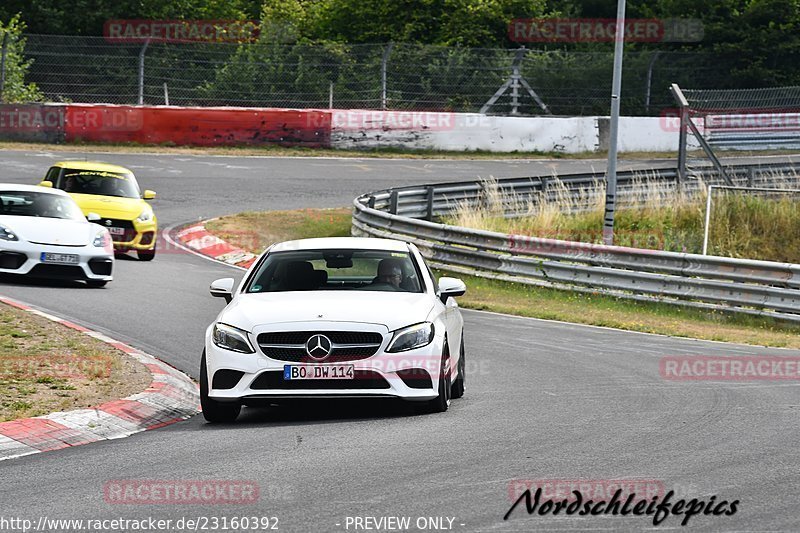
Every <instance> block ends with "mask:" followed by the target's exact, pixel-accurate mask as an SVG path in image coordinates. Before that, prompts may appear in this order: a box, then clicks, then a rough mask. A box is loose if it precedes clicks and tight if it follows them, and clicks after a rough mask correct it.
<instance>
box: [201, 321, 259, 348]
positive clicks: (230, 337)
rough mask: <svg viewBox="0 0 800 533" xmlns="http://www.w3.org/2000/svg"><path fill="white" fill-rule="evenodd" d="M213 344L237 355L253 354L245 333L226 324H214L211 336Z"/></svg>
mask: <svg viewBox="0 0 800 533" xmlns="http://www.w3.org/2000/svg"><path fill="white" fill-rule="evenodd" d="M211 338H212V340H213V341H214V344H216V345H217V346H219V347H220V348H224V349H226V350H231V351H232V352H239V353H255V352H256V351H255V350H254V349H253V346H252V345H251V344H250V341H249V340H248V339H247V332H246V331H244V330H241V329H239V328H235V327H233V326H229V325H227V324H219V323H217V324H214V331H213V333H212V334H211Z"/></svg>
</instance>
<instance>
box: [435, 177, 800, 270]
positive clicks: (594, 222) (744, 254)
mask: <svg viewBox="0 0 800 533" xmlns="http://www.w3.org/2000/svg"><path fill="white" fill-rule="evenodd" d="M775 180H776V181H777V182H778V185H776V186H778V187H781V188H784V189H791V184H792V183H793V182H794V181H795V180H796V176H775ZM781 181H783V182H784V183H785V184H782V185H781V184H780V183H781ZM485 183H486V185H485V189H484V190H485V192H484V195H483V202H481V203H480V205H478V206H474V205H469V204H467V203H462V204H461V205H459V206H458V207H457V208H456V210H455V211H454V212H453V215H452V216H449V217H447V219H445V220H444V222H445V223H447V224H452V225H455V226H462V227H468V228H474V229H481V230H488V231H497V232H501V233H510V234H516V235H532V236H537V237H547V238H553V239H562V240H569V241H578V242H589V243H595V244H602V243H603V235H602V232H601V231H600V229H601V228H602V227H603V216H604V212H605V186H604V184H603V183H601V182H596V183H595V185H594V186H593V187H589V188H587V189H585V190H582V191H580V194H578V195H573V194H571V193H570V191H569V190H568V189H567V187H566V186H565V185H564V184H563V183H562V182H561V181H559V180H557V179H554V180H552V181H551V183H550V185H549V186H548V187H549V191H550V194H551V196H550V197H549V198H547V199H545V198H544V197H543V195H542V194H541V193H538V194H535V195H533V196H530V197H524V198H517V197H512V198H510V199H509V198H507V197H506V196H505V195H503V194H502V192H501V191H500V189H499V186H498V182H497V181H495V180H487V181H486V182H485ZM638 189H639V191H638V192H637V193H635V194H626V195H621V196H618V198H619V200H618V207H619V208H618V210H617V213H616V216H615V221H614V234H615V235H614V242H615V244H617V245H619V246H632V247H636V248H650V249H656V250H667V251H671V252H688V253H695V254H699V253H702V250H703V229H704V219H705V209H706V196H707V194H706V192H705V189H703V188H701V189H700V191H699V192H698V193H697V194H687V193H682V192H680V191H678V190H676V189H674V188H669V187H665V186H664V184H663V183H662V182H659V181H656V180H651V179H649V178H648V177H647V176H646V175H644V176H642V178H641V180H640V183H639V184H638ZM799 200H800V193H793V194H784V195H773V196H764V195H762V196H758V195H756V194H755V193H753V192H747V193H743V192H741V191H725V190H719V191H717V192H716V193H715V194H714V197H713V204H712V205H713V207H712V210H711V217H710V223H709V228H710V232H709V249H708V253H709V254H710V255H718V256H723V257H739V258H748V259H761V260H766V261H780V262H788V263H800V209H798V207H799V206H800V204H798V201H799ZM509 207H510V208H511V209H513V210H514V211H516V212H518V213H523V214H524V216H521V217H517V218H506V217H505V216H504V212H505V211H507V209H508V208H509ZM581 208H583V209H581Z"/></svg>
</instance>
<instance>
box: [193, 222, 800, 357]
mask: <svg viewBox="0 0 800 533" xmlns="http://www.w3.org/2000/svg"><path fill="white" fill-rule="evenodd" d="M207 227H208V229H209V231H211V232H212V233H215V234H217V235H220V236H222V237H223V238H225V240H227V241H228V242H231V243H233V244H237V245H238V246H241V247H242V248H244V249H248V250H250V251H252V252H254V253H260V252H261V251H263V249H264V248H266V247H267V246H269V245H270V244H272V243H274V242H280V241H283V240H291V239H298V238H306V237H323V236H327V237H337V236H347V235H349V234H350V209H348V208H342V209H304V210H299V211H272V212H265V213H242V214H240V215H232V216H227V217H223V218H220V219H217V220H215V221H213V222H211V223H210V224H208V225H207ZM217 231H220V232H221V233H218V232H217ZM243 236H244V237H245V238H242V237H243ZM253 243H256V244H257V246H255V247H254V246H253ZM437 274H439V275H450V274H447V273H446V272H437ZM456 276H457V277H460V278H461V279H463V280H464V282H465V283H466V284H467V293H466V294H465V295H464V296H462V297H460V298H459V299H458V301H459V304H460V305H461V306H462V307H464V308H468V309H481V310H486V311H494V312H499V313H508V314H512V315H519V316H527V317H533V318H544V319H550V320H561V321H565V322H574V323H580V324H591V325H596V326H607V327H613V328H619V329H625V330H631V331H641V332H646V333H659V334H664V335H673V336H679V337H691V338H698V339H707V340H715V341H726V342H737V343H743V344H755V345H760V346H776V347H788V348H800V327H798V326H791V325H787V324H785V323H782V322H779V321H775V320H773V319H769V318H762V317H752V316H747V315H732V314H728V313H721V312H718V311H711V310H700V309H689V308H684V307H678V306H673V305H669V304H664V303H657V302H636V301H631V300H625V299H621V298H614V297H611V296H606V295H602V294H581V293H575V292H571V291H564V290H557V289H549V288H540V287H534V286H530V285H524V284H521V283H512V282H506V281H495V280H489V279H485V278H480V277H474V276H463V275H459V274H456Z"/></svg>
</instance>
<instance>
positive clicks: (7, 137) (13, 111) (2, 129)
mask: <svg viewBox="0 0 800 533" xmlns="http://www.w3.org/2000/svg"><path fill="white" fill-rule="evenodd" d="M0 140H4V141H19V142H46V143H61V142H64V107H63V106H51V105H42V104H4V105H0Z"/></svg>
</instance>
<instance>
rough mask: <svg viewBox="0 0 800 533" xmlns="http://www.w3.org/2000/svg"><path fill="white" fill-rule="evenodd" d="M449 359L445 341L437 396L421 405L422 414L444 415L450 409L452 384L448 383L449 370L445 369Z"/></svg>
mask: <svg viewBox="0 0 800 533" xmlns="http://www.w3.org/2000/svg"><path fill="white" fill-rule="evenodd" d="M449 359H450V357H449V347H448V345H447V341H445V345H444V350H443V353H442V363H441V366H440V367H439V396H437V397H436V398H434V399H433V400H428V401H427V402H425V403H424V404H423V412H425V413H444V412H445V411H447V409H448V408H449V407H450V392H451V389H452V384H451V383H450V370H449V368H445V367H446V365H448V364H449Z"/></svg>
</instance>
